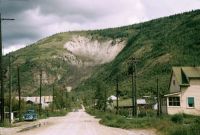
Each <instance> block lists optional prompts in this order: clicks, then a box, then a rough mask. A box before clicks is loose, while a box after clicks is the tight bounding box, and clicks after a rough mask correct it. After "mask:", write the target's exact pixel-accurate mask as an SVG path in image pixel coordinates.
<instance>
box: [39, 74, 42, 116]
mask: <svg viewBox="0 0 200 135" xmlns="http://www.w3.org/2000/svg"><path fill="white" fill-rule="evenodd" d="M41 111H42V70H40V104H39V114H40V116H41Z"/></svg>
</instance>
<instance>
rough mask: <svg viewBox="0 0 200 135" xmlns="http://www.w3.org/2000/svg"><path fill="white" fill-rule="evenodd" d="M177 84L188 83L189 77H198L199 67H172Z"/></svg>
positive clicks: (199, 74)
mask: <svg viewBox="0 0 200 135" xmlns="http://www.w3.org/2000/svg"><path fill="white" fill-rule="evenodd" d="M172 71H173V73H174V75H175V77H176V79H177V81H178V83H179V85H188V84H189V79H190V78H200V67H173V68H172Z"/></svg>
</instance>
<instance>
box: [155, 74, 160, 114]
mask: <svg viewBox="0 0 200 135" xmlns="http://www.w3.org/2000/svg"><path fill="white" fill-rule="evenodd" d="M156 89H157V116H160V100H159V99H160V96H159V95H160V94H159V87H158V77H157V79H156Z"/></svg>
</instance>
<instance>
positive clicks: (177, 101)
mask: <svg viewBox="0 0 200 135" xmlns="http://www.w3.org/2000/svg"><path fill="white" fill-rule="evenodd" d="M169 106H180V97H169Z"/></svg>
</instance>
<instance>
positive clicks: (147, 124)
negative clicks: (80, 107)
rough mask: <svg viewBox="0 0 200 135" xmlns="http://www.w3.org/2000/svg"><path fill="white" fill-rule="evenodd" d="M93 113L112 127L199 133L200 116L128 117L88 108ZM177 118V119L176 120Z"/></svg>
mask: <svg viewBox="0 0 200 135" xmlns="http://www.w3.org/2000/svg"><path fill="white" fill-rule="evenodd" d="M87 112H88V113H89V114H91V115H94V116H96V118H100V119H101V120H100V123H101V124H103V125H107V126H110V127H118V128H124V129H156V131H157V134H161V135H199V134H200V126H199V123H200V117H199V116H192V115H186V114H177V115H174V116H168V115H165V116H160V117H156V116H155V115H154V116H151V117H149V116H146V117H133V118H127V117H124V116H121V115H116V114H114V113H113V112H102V111H99V110H96V109H87ZM174 119H176V120H174Z"/></svg>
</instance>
